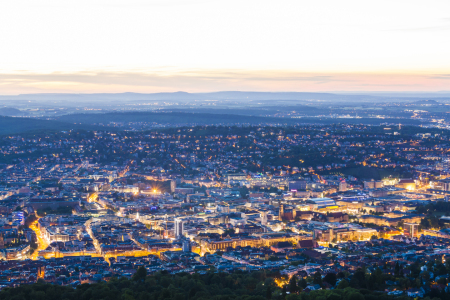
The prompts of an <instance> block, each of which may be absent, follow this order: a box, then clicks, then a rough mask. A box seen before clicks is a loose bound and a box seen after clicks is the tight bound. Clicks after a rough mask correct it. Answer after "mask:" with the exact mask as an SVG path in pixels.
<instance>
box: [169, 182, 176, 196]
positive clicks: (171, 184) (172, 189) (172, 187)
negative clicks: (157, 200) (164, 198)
mask: <svg viewBox="0 0 450 300" xmlns="http://www.w3.org/2000/svg"><path fill="white" fill-rule="evenodd" d="M176 188H177V182H176V180H174V179H172V180H171V181H170V192H171V193H175V189H176Z"/></svg>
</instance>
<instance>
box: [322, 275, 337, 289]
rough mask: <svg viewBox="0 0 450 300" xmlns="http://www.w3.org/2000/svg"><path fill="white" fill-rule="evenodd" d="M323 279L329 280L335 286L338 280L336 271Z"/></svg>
mask: <svg viewBox="0 0 450 300" xmlns="http://www.w3.org/2000/svg"><path fill="white" fill-rule="evenodd" d="M323 281H325V282H328V283H329V284H330V285H331V286H335V285H336V281H337V276H336V273H327V275H325V277H324V278H323Z"/></svg>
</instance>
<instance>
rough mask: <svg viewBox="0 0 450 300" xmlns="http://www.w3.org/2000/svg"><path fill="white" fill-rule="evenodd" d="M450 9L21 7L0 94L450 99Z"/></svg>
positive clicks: (1, 65) (252, 4)
mask: <svg viewBox="0 0 450 300" xmlns="http://www.w3.org/2000/svg"><path fill="white" fill-rule="evenodd" d="M449 37H450V1H449V0H428V1H423V0H420V1H416V0H405V1H403V0H387V1H385V0H377V1H361V0H355V1H353V0H339V1H336V0H314V1H310V0H293V1H291V0H279V1H274V0H270V1H266V0H257V1H253V0H239V1H235V0H225V1H221V0H220V1H219V0H209V1H204V0H184V1H182V0H107V1H106V0H105V1H104V0H77V1H69V0H57V1H54V0H51V1H50V0H39V1H36V0H14V1H3V2H2V4H1V8H0V41H1V42H0V94H2V95H13V94H26V93H55V92H56V93H96V92H102V93H116V92H142V93H147V92H148V93H151V92H175V91H187V92H211V91H224V90H240V91H298V92H302V91H305V92H315V91H317V92H324V91H450V38H449Z"/></svg>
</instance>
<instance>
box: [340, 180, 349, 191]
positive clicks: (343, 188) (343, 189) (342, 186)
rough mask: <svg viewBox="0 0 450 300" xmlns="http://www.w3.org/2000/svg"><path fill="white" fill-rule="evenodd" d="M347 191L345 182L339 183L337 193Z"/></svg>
mask: <svg viewBox="0 0 450 300" xmlns="http://www.w3.org/2000/svg"><path fill="white" fill-rule="evenodd" d="M345 191H347V182H345V181H341V182H339V192H345Z"/></svg>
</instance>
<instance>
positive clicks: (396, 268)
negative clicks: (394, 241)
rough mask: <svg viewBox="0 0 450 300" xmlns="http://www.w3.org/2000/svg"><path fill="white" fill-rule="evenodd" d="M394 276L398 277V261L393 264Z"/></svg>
mask: <svg viewBox="0 0 450 300" xmlns="http://www.w3.org/2000/svg"><path fill="white" fill-rule="evenodd" d="M394 275H395V276H396V277H398V276H400V264H399V263H398V261H397V262H396V263H395V271H394Z"/></svg>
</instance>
